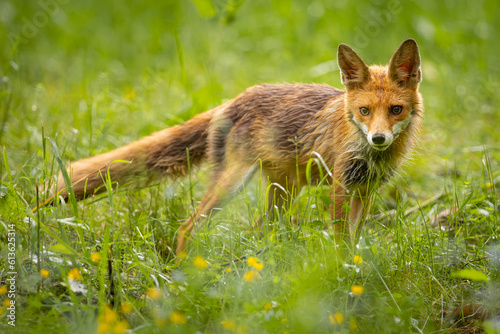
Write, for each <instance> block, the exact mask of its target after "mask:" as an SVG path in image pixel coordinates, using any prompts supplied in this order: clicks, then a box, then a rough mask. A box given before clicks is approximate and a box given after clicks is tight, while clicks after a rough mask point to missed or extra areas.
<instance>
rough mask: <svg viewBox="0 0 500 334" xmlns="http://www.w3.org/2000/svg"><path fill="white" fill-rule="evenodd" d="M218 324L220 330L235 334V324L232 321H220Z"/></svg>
mask: <svg viewBox="0 0 500 334" xmlns="http://www.w3.org/2000/svg"><path fill="white" fill-rule="evenodd" d="M220 323H221V325H222V328H224V329H227V330H229V331H232V332H236V323H235V322H234V321H233V320H222V321H221V322H220Z"/></svg>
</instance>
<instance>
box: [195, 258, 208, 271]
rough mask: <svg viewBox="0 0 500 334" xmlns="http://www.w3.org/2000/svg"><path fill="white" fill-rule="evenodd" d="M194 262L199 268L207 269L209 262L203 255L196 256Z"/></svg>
mask: <svg viewBox="0 0 500 334" xmlns="http://www.w3.org/2000/svg"><path fill="white" fill-rule="evenodd" d="M193 263H194V265H195V266H196V267H198V268H199V269H205V268H206V267H208V262H207V261H205V259H204V258H202V257H201V256H197V257H195V258H194V261H193Z"/></svg>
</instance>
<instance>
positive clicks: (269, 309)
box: [264, 303, 273, 312]
mask: <svg viewBox="0 0 500 334" xmlns="http://www.w3.org/2000/svg"><path fill="white" fill-rule="evenodd" d="M272 308H273V305H271V303H267V304H266V305H264V310H266V311H267V312H269V311H271V309H272Z"/></svg>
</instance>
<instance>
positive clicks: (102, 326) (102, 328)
mask: <svg viewBox="0 0 500 334" xmlns="http://www.w3.org/2000/svg"><path fill="white" fill-rule="evenodd" d="M97 333H99V334H106V333H109V324H108V323H106V322H100V323H99V325H98V326H97Z"/></svg>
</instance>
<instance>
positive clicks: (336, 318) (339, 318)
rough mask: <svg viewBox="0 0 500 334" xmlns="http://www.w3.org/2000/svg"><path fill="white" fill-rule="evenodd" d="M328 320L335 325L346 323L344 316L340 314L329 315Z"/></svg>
mask: <svg viewBox="0 0 500 334" xmlns="http://www.w3.org/2000/svg"><path fill="white" fill-rule="evenodd" d="M328 318H329V319H330V322H331V323H332V324H334V325H340V324H341V323H343V322H344V316H343V315H342V313H340V312H337V313H335V314H330V315H328Z"/></svg>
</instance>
